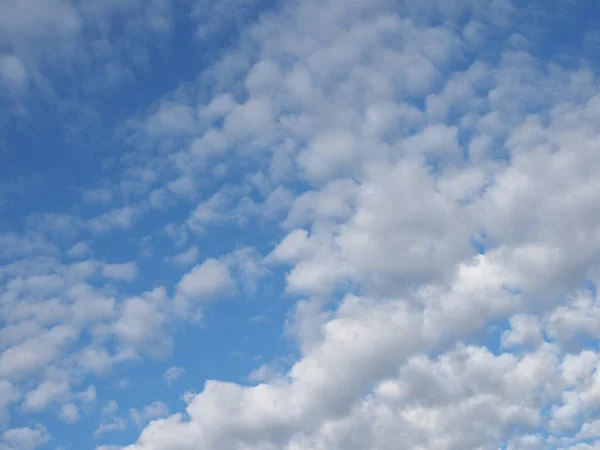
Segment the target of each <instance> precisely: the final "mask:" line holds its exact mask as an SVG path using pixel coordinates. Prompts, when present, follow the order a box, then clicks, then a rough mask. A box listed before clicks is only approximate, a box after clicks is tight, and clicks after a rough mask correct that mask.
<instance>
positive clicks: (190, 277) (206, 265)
mask: <svg viewBox="0 0 600 450" xmlns="http://www.w3.org/2000/svg"><path fill="white" fill-rule="evenodd" d="M234 286H235V283H234V281H233V279H232V277H231V273H230V271H229V267H228V266H227V265H226V264H225V263H223V262H222V261H219V260H218V259H214V258H209V259H206V260H204V261H203V262H202V263H201V264H198V265H196V266H194V267H193V268H192V269H191V270H190V271H189V272H188V273H186V274H185V275H184V276H183V277H182V278H181V280H180V281H179V283H178V284H177V292H178V293H179V294H180V295H182V296H184V297H185V298H187V299H190V300H206V299H211V298H212V297H215V296H216V295H219V294H222V293H224V292H227V291H230V290H231V289H233V287H234Z"/></svg>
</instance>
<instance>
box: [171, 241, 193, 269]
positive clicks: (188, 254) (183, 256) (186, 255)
mask: <svg viewBox="0 0 600 450" xmlns="http://www.w3.org/2000/svg"><path fill="white" fill-rule="evenodd" d="M199 256H200V250H199V249H198V246H197V245H192V246H191V247H190V248H188V249H187V250H185V251H183V252H181V253H178V254H177V255H175V256H169V257H168V258H167V261H169V262H172V263H173V264H177V265H182V266H188V265H190V264H193V263H194V262H196V260H197V259H198V257H199Z"/></svg>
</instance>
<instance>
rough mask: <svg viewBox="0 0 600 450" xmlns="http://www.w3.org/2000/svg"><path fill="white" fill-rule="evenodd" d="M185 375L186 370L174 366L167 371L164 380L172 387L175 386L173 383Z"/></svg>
mask: <svg viewBox="0 0 600 450" xmlns="http://www.w3.org/2000/svg"><path fill="white" fill-rule="evenodd" d="M183 375H185V370H183V369H182V368H181V367H176V366H172V367H169V368H168V369H167V370H166V371H165V373H164V375H163V378H164V379H165V381H166V382H167V384H168V385H171V384H173V382H175V381H177V380H178V379H180V378H181V377H182V376H183Z"/></svg>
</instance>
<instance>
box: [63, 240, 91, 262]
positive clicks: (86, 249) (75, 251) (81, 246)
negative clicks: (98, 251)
mask: <svg viewBox="0 0 600 450" xmlns="http://www.w3.org/2000/svg"><path fill="white" fill-rule="evenodd" d="M90 252H91V249H90V246H89V245H88V244H87V243H85V242H78V243H77V244H75V245H74V246H73V247H71V248H70V249H69V251H68V252H67V255H68V256H69V258H72V259H81V258H83V257H85V256H87V255H88V254H89V253H90Z"/></svg>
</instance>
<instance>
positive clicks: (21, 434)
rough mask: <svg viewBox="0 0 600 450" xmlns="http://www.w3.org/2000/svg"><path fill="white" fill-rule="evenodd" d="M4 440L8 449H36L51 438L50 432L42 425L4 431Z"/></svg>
mask: <svg viewBox="0 0 600 450" xmlns="http://www.w3.org/2000/svg"><path fill="white" fill-rule="evenodd" d="M2 440H3V442H4V444H6V445H8V450H13V449H14V450H35V449H37V448H39V447H41V446H42V445H44V444H45V443H47V442H48V441H49V440H50V433H48V430H47V429H46V428H45V427H44V426H42V425H38V426H37V427H35V428H29V427H22V428H12V429H10V430H6V431H5V432H4V433H2Z"/></svg>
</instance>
